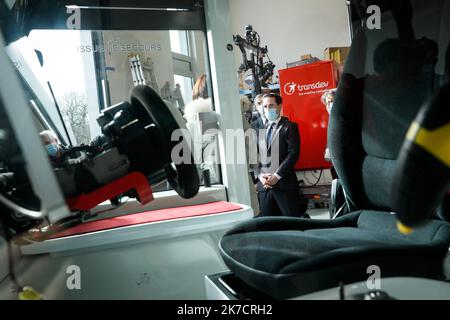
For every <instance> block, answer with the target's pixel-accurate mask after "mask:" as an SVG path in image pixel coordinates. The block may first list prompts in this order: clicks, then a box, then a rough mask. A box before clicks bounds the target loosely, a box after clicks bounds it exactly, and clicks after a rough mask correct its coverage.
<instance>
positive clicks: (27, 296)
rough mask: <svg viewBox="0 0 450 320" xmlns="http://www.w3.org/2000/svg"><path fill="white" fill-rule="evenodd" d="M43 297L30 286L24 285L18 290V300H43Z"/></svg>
mask: <svg viewBox="0 0 450 320" xmlns="http://www.w3.org/2000/svg"><path fill="white" fill-rule="evenodd" d="M43 299H44V297H43V296H42V295H41V294H40V293H39V292H37V291H36V290H34V289H33V288H31V287H24V288H23V290H22V291H21V292H19V300H43Z"/></svg>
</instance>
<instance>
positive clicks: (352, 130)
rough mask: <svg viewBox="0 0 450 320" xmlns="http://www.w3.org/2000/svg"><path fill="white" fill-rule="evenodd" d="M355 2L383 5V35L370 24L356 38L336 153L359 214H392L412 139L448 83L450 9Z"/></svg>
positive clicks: (340, 103)
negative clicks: (406, 144) (410, 133)
mask: <svg viewBox="0 0 450 320" xmlns="http://www.w3.org/2000/svg"><path fill="white" fill-rule="evenodd" d="M353 2H354V3H361V2H364V3H366V4H367V5H371V4H376V5H378V6H379V7H380V8H381V11H382V14H381V29H373V30H371V29H369V28H368V27H367V24H364V25H363V26H362V27H359V28H358V30H356V31H355V35H354V39H353V43H352V48H351V50H350V54H349V57H348V59H347V62H346V65H345V68H344V74H343V76H342V77H341V80H340V83H339V87H338V92H337V95H336V98H335V102H334V105H333V109H332V111H331V115H330V124H329V131H328V141H329V146H330V153H331V156H332V159H333V164H334V166H335V168H336V171H337V173H338V175H339V178H340V179H341V180H342V185H343V187H344V190H345V191H346V195H347V196H348V200H349V204H350V207H351V208H350V209H351V210H352V211H354V210H358V209H375V210H386V211H391V210H392V208H391V203H390V199H391V197H390V190H391V185H392V182H393V176H394V168H395V164H396V161H397V157H398V154H399V150H400V148H401V146H402V143H403V141H404V138H405V135H406V132H407V130H408V128H409V126H410V124H411V122H412V121H413V120H414V118H415V117H416V115H417V113H418V111H419V109H420V108H421V107H422V105H423V104H424V103H425V102H426V101H427V100H428V99H430V98H431V96H432V94H433V92H435V91H436V90H437V89H438V87H439V86H441V85H442V82H443V79H444V78H445V69H446V65H445V60H446V55H448V54H447V47H448V45H449V43H450V41H449V37H450V36H449V34H448V30H450V28H449V27H450V26H448V25H447V24H448V21H449V18H450V3H449V2H448V1H445V0H433V1H427V0H390V1H382V0H378V1H376V0H366V1H361V0H355V1H353ZM359 7H360V8H361V7H362V6H361V5H360V6H359ZM363 8H365V7H363ZM362 12H364V11H362ZM419 169H420V168H419Z"/></svg>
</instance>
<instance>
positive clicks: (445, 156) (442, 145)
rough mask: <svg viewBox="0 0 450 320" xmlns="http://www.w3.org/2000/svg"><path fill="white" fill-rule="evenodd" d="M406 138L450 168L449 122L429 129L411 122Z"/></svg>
mask: <svg viewBox="0 0 450 320" xmlns="http://www.w3.org/2000/svg"><path fill="white" fill-rule="evenodd" d="M406 139H408V140H410V141H414V142H415V143H416V144H417V145H419V146H421V147H422V148H424V149H425V150H427V151H428V152H429V153H431V154H432V155H433V156H434V157H436V158H437V159H439V160H440V161H441V162H443V163H444V164H445V165H446V166H447V167H449V168H450V123H447V124H446V125H444V126H442V127H440V128H437V129H435V130H432V131H430V130H427V129H424V128H421V127H420V125H419V124H418V123H417V122H413V124H412V125H411V127H410V128H409V130H408V134H407V135H406Z"/></svg>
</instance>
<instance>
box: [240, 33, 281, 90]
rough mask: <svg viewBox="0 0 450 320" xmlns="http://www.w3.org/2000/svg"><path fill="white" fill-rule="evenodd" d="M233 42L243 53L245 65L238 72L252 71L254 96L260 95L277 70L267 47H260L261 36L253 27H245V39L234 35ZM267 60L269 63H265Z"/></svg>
mask: <svg viewBox="0 0 450 320" xmlns="http://www.w3.org/2000/svg"><path fill="white" fill-rule="evenodd" d="M233 40H234V44H235V45H236V46H238V47H239V49H240V50H241V53H242V60H243V63H242V64H241V66H240V67H239V70H238V72H239V73H242V72H246V71H247V70H252V76H253V93H254V95H257V94H260V93H261V92H262V90H261V87H262V86H264V85H265V84H266V83H267V81H268V80H269V79H270V77H272V76H273V74H274V69H275V65H274V64H273V63H272V61H271V60H270V58H269V56H268V49H267V46H265V47H264V48H263V47H261V46H260V44H261V39H260V36H259V34H258V33H257V32H256V31H254V30H253V27H252V26H251V25H248V26H246V27H245V38H243V37H241V36H240V35H233ZM247 50H248V51H249V52H250V59H248V56H247ZM265 58H267V59H268V61H266V62H264V59H265Z"/></svg>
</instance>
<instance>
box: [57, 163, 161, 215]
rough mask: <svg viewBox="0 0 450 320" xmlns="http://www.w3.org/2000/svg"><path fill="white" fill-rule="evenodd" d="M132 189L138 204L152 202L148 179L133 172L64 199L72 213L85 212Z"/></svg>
mask: <svg viewBox="0 0 450 320" xmlns="http://www.w3.org/2000/svg"><path fill="white" fill-rule="evenodd" d="M132 189H134V190H136V192H137V194H138V195H139V200H140V203H142V204H147V203H149V202H151V201H153V193H152V188H151V186H150V184H149V182H148V179H147V178H146V177H145V176H144V175H143V174H142V173H140V172H133V173H130V174H128V175H126V176H124V177H122V178H120V179H118V180H116V181H114V182H111V183H109V184H107V185H106V186H103V187H101V188H99V189H97V190H95V191H94V192H91V193H89V194H82V195H81V196H79V197H76V198H69V199H66V202H67V205H68V206H69V208H70V209H71V210H72V211H87V210H90V209H92V208H94V207H96V206H97V205H99V204H100V203H102V202H105V201H107V200H110V199H112V198H114V197H117V196H118V195H121V194H123V193H125V192H127V191H130V190H132Z"/></svg>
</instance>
